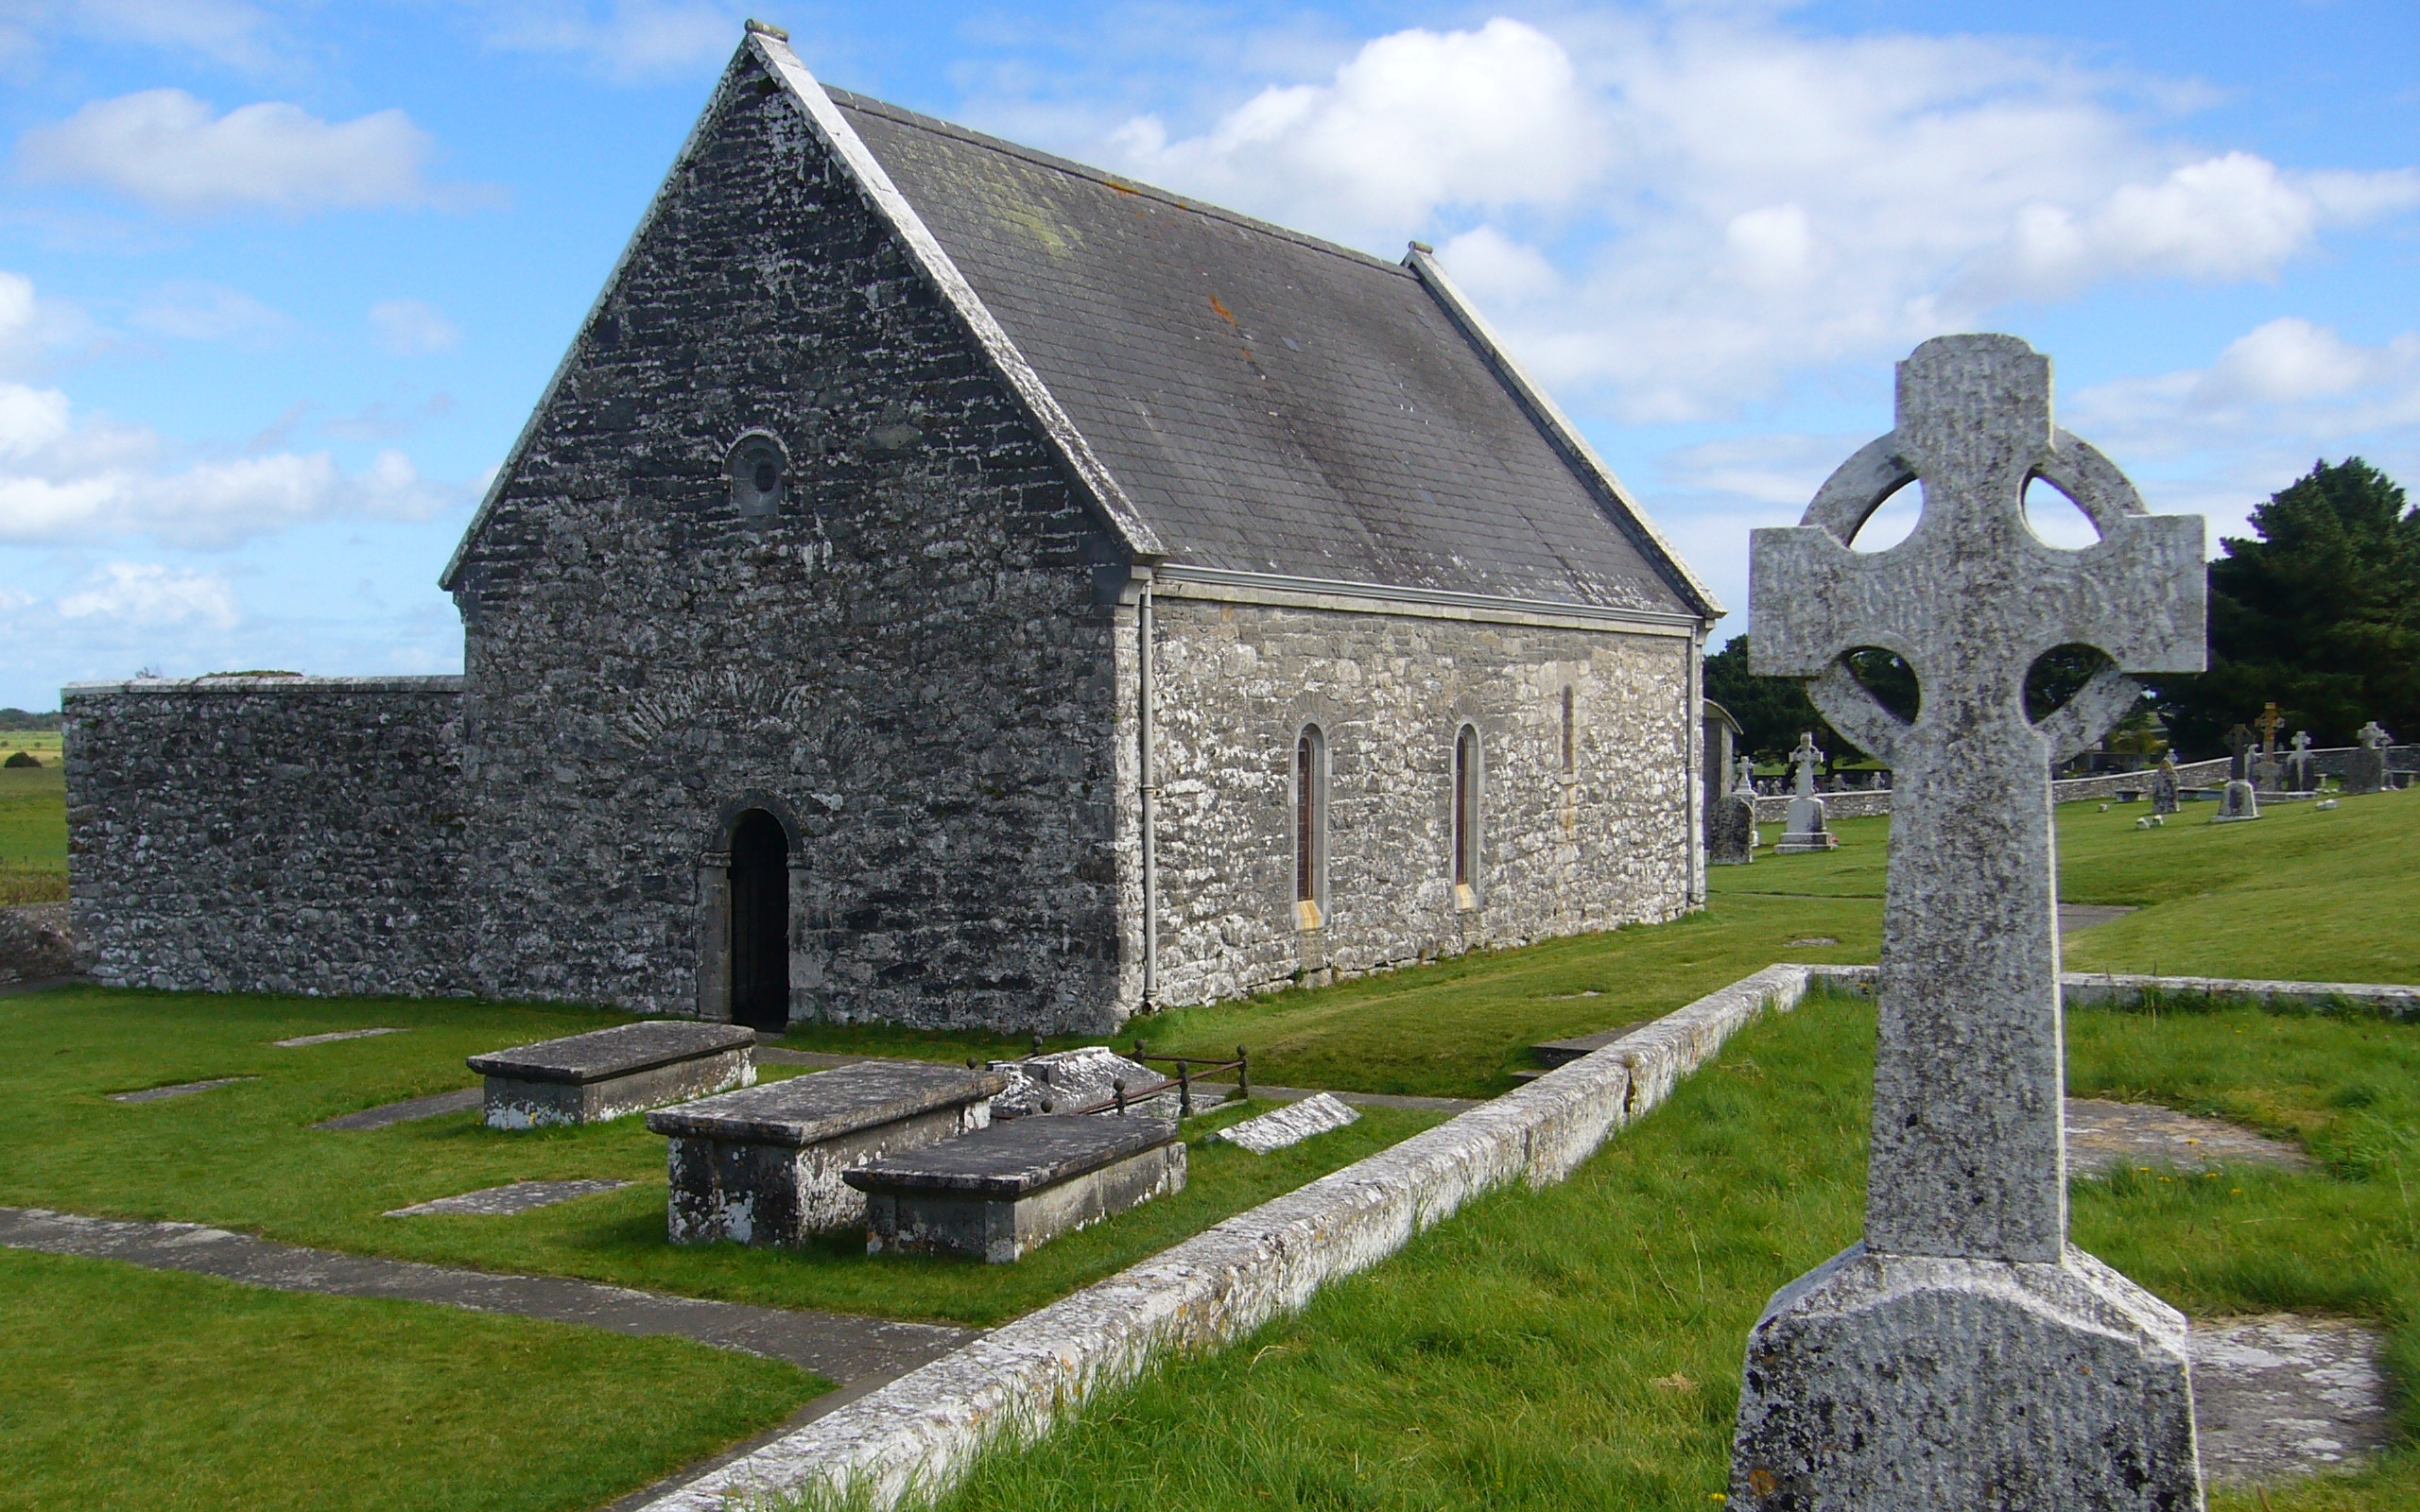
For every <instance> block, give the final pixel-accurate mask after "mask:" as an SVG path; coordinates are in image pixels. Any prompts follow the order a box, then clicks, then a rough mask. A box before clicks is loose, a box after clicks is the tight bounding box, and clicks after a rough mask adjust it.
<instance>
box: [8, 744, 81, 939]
mask: <svg viewBox="0 0 2420 1512" xmlns="http://www.w3.org/2000/svg"><path fill="white" fill-rule="evenodd" d="M53 738H54V739H56V738H57V737H55V736H54V737H53ZM17 748H18V747H15V746H10V745H9V744H7V742H6V741H5V740H0V757H5V756H6V755H7V754H8V753H9V751H12V750H15V749H17ZM66 896H67V773H66V770H65V769H64V768H63V767H61V766H59V765H55V764H54V765H49V766H43V767H41V768H38V769H37V768H27V767H16V768H13V769H10V768H0V907H6V906H7V905H9V904H10V903H47V902H60V901H61V900H63V899H65V898H66Z"/></svg>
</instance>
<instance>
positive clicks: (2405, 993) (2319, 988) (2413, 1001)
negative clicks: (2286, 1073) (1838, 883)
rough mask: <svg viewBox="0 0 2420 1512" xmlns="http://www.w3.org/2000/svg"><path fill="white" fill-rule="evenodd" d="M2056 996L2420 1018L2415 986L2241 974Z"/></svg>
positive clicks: (2080, 988) (2143, 981) (2070, 980)
mask: <svg viewBox="0 0 2420 1512" xmlns="http://www.w3.org/2000/svg"><path fill="white" fill-rule="evenodd" d="M1806 971H1807V972H1808V974H1809V978H1810V985H1812V986H1817V987H1824V988H1833V989H1835V990H1841V991H1848V992H1858V993H1867V992H1872V991H1873V990H1874V979H1875V977H1876V974H1877V973H1876V969H1875V968H1874V967H1871V966H1812V967H1808V968H1806ZM2059 995H2060V996H2061V997H2062V998H2063V999H2065V1000H2066V1003H2067V1004H2068V1005H2071V1006H2076V1007H2100V1006H2103V1005H2116V1006H2118V1007H2133V1006H2135V1005H2137V1004H2139V1003H2141V1002H2142V1001H2143V999H2144V998H2146V997H2150V996H2152V995H2157V996H2160V997H2164V998H2210V999H2215V1000H2217V1001H2218V1002H2220V1003H2225V1004H2241V1005H2245V1006H2247V1007H2263V1008H2273V1007H2298V1008H2308V1009H2309V1010H2311V1011H2312V1012H2326V1011H2328V1010H2330V1009H2334V1008H2341V1007H2344V1006H2347V1005H2350V1006H2353V1007H2358V1008H2367V1009H2369V1010H2371V1011H2372V1012H2375V1013H2378V1014H2382V1015H2384V1016H2386V1017H2388V1018H2391V1019H2420V987H2405V986H2403V985H2401V984H2400V983H2394V982H2281V981H2272V980H2270V979H2268V978H2265V977H2245V976H2146V975H2141V974H2139V973H2135V972H2131V971H2063V972H2061V973H2060V975H2059Z"/></svg>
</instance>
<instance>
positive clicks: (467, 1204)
mask: <svg viewBox="0 0 2420 1512" xmlns="http://www.w3.org/2000/svg"><path fill="white" fill-rule="evenodd" d="M629 1185H630V1183H629V1182H628V1181H609V1180H602V1179H599V1180H594V1181H513V1182H509V1183H507V1184H506V1185H504V1186H500V1187H487V1188H484V1189H482V1190H480V1191H477V1192H465V1193H463V1194H461V1195H460V1196H458V1197H440V1198H438V1199H437V1200H436V1201H434V1202H417V1203H414V1204H413V1205H412V1206H410V1207H408V1208H392V1209H389V1211H387V1212H386V1213H385V1214H384V1216H386V1217H389V1218H417V1217H420V1216H423V1214H426V1215H446V1214H454V1215H464V1214H467V1215H471V1216H475V1217H481V1218H509V1217H510V1216H511V1215H512V1214H514V1213H516V1212H530V1211H535V1210H537V1209H539V1208H551V1207H553V1206H554V1205H555V1204H556V1203H558V1202H569V1201H570V1200H571V1199H572V1198H574V1197H585V1196H593V1195H594V1194H596V1193H599V1192H618V1191H620V1190H621V1189H622V1188H624V1187H626V1186H629Z"/></svg>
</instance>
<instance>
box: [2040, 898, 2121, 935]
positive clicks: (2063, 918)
mask: <svg viewBox="0 0 2420 1512" xmlns="http://www.w3.org/2000/svg"><path fill="white" fill-rule="evenodd" d="M2133 912H2135V909H2134V908H2133V907H2131V906H2128V905H2121V904H2118V903H2061V904H2060V905H2059V933H2060V934H2062V935H2072V934H2074V933H2075V932H2076V931H2077V930H2080V929H2091V928H2093V927H2094V926H2095V925H2098V924H2106V923H2108V922H2110V921H2111V920H2112V919H2123V918H2125V917H2126V916H2127V915H2128V914H2131V913H2133Z"/></svg>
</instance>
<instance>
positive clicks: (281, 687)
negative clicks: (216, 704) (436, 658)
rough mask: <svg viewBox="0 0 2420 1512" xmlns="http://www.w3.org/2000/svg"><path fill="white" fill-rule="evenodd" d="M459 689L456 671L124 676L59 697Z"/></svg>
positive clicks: (73, 687)
mask: <svg viewBox="0 0 2420 1512" xmlns="http://www.w3.org/2000/svg"><path fill="white" fill-rule="evenodd" d="M461 691H462V678H461V676H460V675H459V674H458V673H457V674H440V675H437V676H431V677H376V678H317V677H299V678H124V679H118V680H116V681H113V682H71V683H69V684H67V685H66V686H65V687H63V688H61V690H60V697H61V699H62V700H65V699H70V698H106V697H112V696H115V695H118V694H141V695H161V694H177V693H185V694H199V693H219V694H255V693H289V694H303V693H328V694H343V693H425V694H435V695H440V696H445V695H456V694H459V693H460V692H461Z"/></svg>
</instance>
